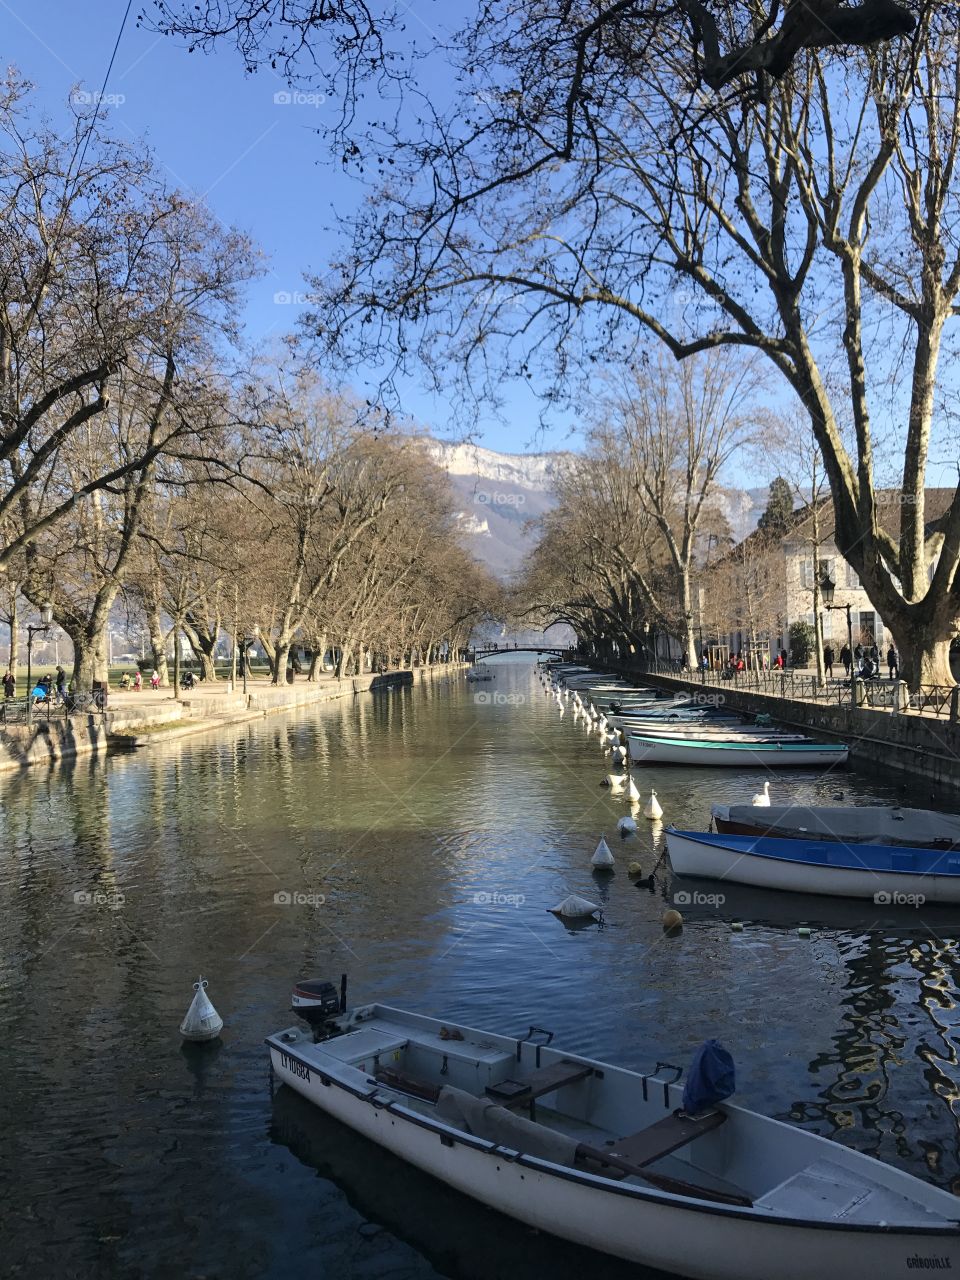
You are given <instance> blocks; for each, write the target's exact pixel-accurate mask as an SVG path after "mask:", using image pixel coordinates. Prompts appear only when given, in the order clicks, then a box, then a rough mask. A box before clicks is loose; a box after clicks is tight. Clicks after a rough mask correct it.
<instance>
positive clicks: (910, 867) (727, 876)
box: [667, 827, 960, 906]
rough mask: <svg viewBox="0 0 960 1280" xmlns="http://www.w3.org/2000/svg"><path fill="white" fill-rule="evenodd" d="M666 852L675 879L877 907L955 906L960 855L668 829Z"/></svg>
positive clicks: (959, 888)
mask: <svg viewBox="0 0 960 1280" xmlns="http://www.w3.org/2000/svg"><path fill="white" fill-rule="evenodd" d="M667 852H668V853H669V854H670V862H671V865H672V866H673V869H674V871H675V872H676V873H677V875H679V876H684V875H688V876H703V877H706V878H708V879H711V880H733V881H735V882H736V883H737V884H752V885H756V886H757V887H758V888H761V889H787V890H790V891H792V892H796V893H827V894H832V895H834V896H837V897H841V898H865V899H872V900H873V901H875V902H876V903H877V904H878V905H881V906H889V905H891V904H892V905H901V904H902V905H911V906H919V905H922V904H923V903H924V902H948V903H958V902H960V854H958V853H951V852H949V851H947V850H939V849H920V848H912V847H910V846H905V845H884V844H855V843H852V842H849V843H848V842H844V841H841V840H780V839H777V838H775V837H773V836H730V835H719V834H714V833H711V832H707V831H677V830H675V829H674V828H672V827H671V828H669V829H668V831H667Z"/></svg>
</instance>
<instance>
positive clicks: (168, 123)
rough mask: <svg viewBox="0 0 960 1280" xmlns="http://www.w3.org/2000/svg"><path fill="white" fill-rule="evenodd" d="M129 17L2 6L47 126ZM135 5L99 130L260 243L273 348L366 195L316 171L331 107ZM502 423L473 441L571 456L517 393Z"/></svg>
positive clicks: (257, 316) (255, 305) (253, 326)
mask: <svg viewBox="0 0 960 1280" xmlns="http://www.w3.org/2000/svg"><path fill="white" fill-rule="evenodd" d="M125 7H126V0H87V3H85V4H77V3H76V0H73V3H66V0H42V3H41V4H37V3H36V2H35V0H34V3H25V0H0V13H2V14H3V28H4V48H3V57H4V62H5V64H8V65H9V64H12V65H14V66H16V67H17V68H18V70H19V71H20V72H21V74H22V75H24V76H26V77H27V78H28V79H29V80H31V81H32V82H33V83H34V84H35V85H36V88H37V97H38V101H39V103H40V105H41V106H42V108H43V110H44V111H45V112H46V113H47V114H48V115H49V116H50V117H51V118H52V119H53V120H54V122H57V121H63V120H66V118H67V111H68V100H69V96H70V92H71V90H72V89H73V88H74V86H76V85H80V86H81V89H82V90H83V91H86V92H97V91H98V90H99V88H100V85H101V83H102V81H103V76H104V73H105V71H106V69H107V65H108V63H109V60H110V53H111V51H112V49H113V46H114V42H115V40H116V38H117V33H118V31H119V30H120V24H121V20H122V18H123V12H124V9H125ZM141 7H143V6H142V5H141V4H138V3H136V2H135V3H134V6H133V9H132V10H131V14H130V17H129V19H128V20H127V24H126V28H125V30H124V33H123V38H122V41H121V43H120V48H119V51H118V53H117V58H116V61H115V63H114V69H113V73H112V75H111V77H110V83H109V85H108V87H107V95H108V96H107V102H108V104H109V106H108V108H107V114H106V120H107V122H108V123H109V125H110V127H111V128H112V129H114V130H115V131H116V132H117V134H118V135H120V136H121V137H123V136H129V137H144V138H146V140H147V142H148V143H149V145H150V146H151V147H152V149H153V151H154V153H155V156H156V159H157V161H158V163H159V164H160V166H162V168H163V170H164V171H165V172H166V175H167V178H168V180H169V182H170V184H171V185H172V186H176V187H179V188H182V189H184V190H187V191H190V192H191V193H193V194H194V195H197V196H202V197H203V198H204V199H205V200H206V201H207V203H208V204H209V205H210V207H211V208H212V210H213V211H214V213H215V214H216V215H217V216H218V217H219V218H220V219H221V220H222V221H224V222H226V223H230V224H232V225H235V226H238V227H240V228H242V229H243V230H245V231H247V232H248V233H249V234H250V235H251V236H253V238H254V239H255V240H256V241H257V243H258V244H259V245H260V247H261V248H262V250H263V251H264V253H265V254H266V256H267V268H268V270H267V274H266V275H265V276H264V277H263V279H261V280H258V281H256V282H254V284H253V285H252V286H251V287H250V290H249V304H248V307H247V316H246V323H247V336H248V338H249V339H250V341H252V342H259V341H264V342H267V343H269V342H270V341H271V340H272V339H277V338H279V337H280V336H281V335H282V334H283V333H285V332H289V331H290V330H292V329H293V328H294V326H295V324H296V318H297V313H298V306H297V301H296V299H297V295H298V294H299V295H301V296H302V294H303V292H304V289H305V285H304V282H303V273H304V271H305V270H316V271H318V272H322V271H323V269H324V268H325V267H326V265H327V264H328V262H329V261H330V259H331V258H332V257H333V256H334V255H335V253H336V248H337V244H338V236H337V233H336V229H335V228H336V222H337V216H338V215H340V216H343V214H344V213H347V212H349V211H350V210H351V209H352V208H354V207H355V206H356V204H357V202H358V201H359V199H360V198H361V196H362V192H361V191H360V190H359V189H358V188H357V187H356V186H355V185H354V184H352V183H351V182H350V180H349V179H348V178H346V177H345V176H344V175H343V174H341V173H340V172H339V169H338V168H337V167H336V166H333V165H327V164H324V163H322V162H323V161H324V159H325V158H326V157H327V155H328V153H327V150H326V144H325V143H324V140H323V138H322V136H320V135H319V134H318V133H317V132H316V130H317V129H318V128H321V127H322V126H323V124H324V123H326V121H327V120H328V119H329V118H330V117H331V116H332V114H333V112H334V110H335V107H334V106H333V104H330V103H326V102H322V101H318V100H317V98H318V97H319V95H314V99H313V100H312V101H311V100H310V95H309V94H308V93H307V92H306V90H304V91H301V92H300V93H299V94H297V93H294V94H293V95H292V96H293V98H294V100H293V101H286V102H285V101H282V100H281V101H279V102H277V101H275V100H274V95H275V94H278V93H279V94H283V93H284V92H285V91H286V90H287V88H288V86H287V85H286V82H285V81H284V80H283V78H282V77H281V76H278V75H275V74H273V73H271V72H270V71H264V72H261V73H260V74H258V75H256V76H252V77H249V76H246V75H244V72H243V67H242V64H241V60H240V58H239V56H238V55H237V54H236V53H235V51H234V50H233V49H232V48H230V47H228V46H224V47H223V48H222V49H221V50H220V51H218V52H216V53H213V54H203V53H192V54H191V53H189V52H187V49H186V47H185V45H183V44H182V43H180V42H178V41H175V40H173V39H170V38H166V37H159V36H156V35H154V34H152V33H150V32H148V31H144V30H141V29H140V28H138V27H137V25H136V14H137V12H138V10H139V9H140V8H141ZM456 7H459V6H456ZM446 11H447V12H450V11H451V10H446ZM111 96H112V100H111ZM325 228H330V229H329V230H328V229H325ZM278 298H279V299H280V300H279V301H278V300H277V299H278ZM285 298H289V299H290V301H284V300H283V299H285ZM357 389H358V390H362V386H360V385H359V384H358V386H357ZM403 396H404V408H405V409H406V410H407V411H408V412H410V413H411V414H413V415H414V416H415V417H416V418H417V419H418V420H419V421H420V422H421V423H423V424H425V425H426V426H428V427H429V428H430V429H432V430H433V431H434V432H435V434H438V435H441V436H442V435H445V434H448V432H447V430H446V428H447V421H448V419H449V418H450V416H451V415H450V412H449V406H448V405H447V404H446V403H444V401H443V400H442V399H438V398H436V397H434V396H433V395H431V394H429V393H427V392H425V391H424V390H423V389H422V388H420V387H418V386H416V385H415V384H413V383H409V384H407V385H405V387H404V389H403ZM504 416H505V417H506V418H507V419H508V421H506V422H502V421H497V420H495V419H494V418H493V417H491V418H489V419H487V420H485V421H483V422H480V423H478V424H477V433H476V435H475V437H474V438H475V440H476V442H477V443H480V444H484V445H486V446H487V447H489V448H492V449H502V450H507V451H510V452H518V453H519V452H524V451H525V450H526V449H528V448H533V449H542V448H544V447H558V448H569V447H570V445H571V441H570V438H569V434H568V429H567V428H566V427H561V428H558V429H557V430H556V431H555V432H553V433H551V434H548V435H546V436H545V435H543V434H539V433H538V416H537V402H536V399H535V397H533V396H532V395H531V394H530V392H529V391H528V390H527V388H525V387H524V386H523V385H522V384H519V383H518V384H517V385H516V387H515V388H513V389H512V390H510V391H509V392H508V395H507V407H506V410H505V414H504Z"/></svg>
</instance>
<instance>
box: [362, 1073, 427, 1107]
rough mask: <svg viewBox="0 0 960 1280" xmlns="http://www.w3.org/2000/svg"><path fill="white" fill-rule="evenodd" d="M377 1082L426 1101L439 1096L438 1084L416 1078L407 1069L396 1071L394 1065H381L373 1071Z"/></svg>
mask: <svg viewBox="0 0 960 1280" xmlns="http://www.w3.org/2000/svg"><path fill="white" fill-rule="evenodd" d="M373 1075H374V1079H375V1080H376V1081H377V1083H378V1084H382V1085H386V1087H387V1088H388V1089H397V1090H399V1092H400V1093H408V1094H410V1096H411V1097H414V1098H423V1099H424V1101H426V1102H436V1100H437V1099H438V1098H439V1097H440V1086H439V1085H438V1084H431V1083H430V1081H429V1080H418V1079H417V1077H416V1076H412V1075H410V1073H409V1072H407V1071H398V1070H397V1069H396V1067H381V1068H380V1069H379V1070H378V1071H375V1072H374V1073H373Z"/></svg>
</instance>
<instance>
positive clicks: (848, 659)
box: [840, 644, 852, 680]
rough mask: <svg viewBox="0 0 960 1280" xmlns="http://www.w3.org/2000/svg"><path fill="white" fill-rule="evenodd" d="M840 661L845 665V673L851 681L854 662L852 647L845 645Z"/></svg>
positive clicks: (841, 651)
mask: <svg viewBox="0 0 960 1280" xmlns="http://www.w3.org/2000/svg"><path fill="white" fill-rule="evenodd" d="M840 661H841V662H842V663H843V670H844V673H845V675H846V677H847V679H848V680H849V679H850V663H851V661H852V658H851V655H850V646H849V645H848V644H845V645H844V646H843V648H842V649H841V650H840Z"/></svg>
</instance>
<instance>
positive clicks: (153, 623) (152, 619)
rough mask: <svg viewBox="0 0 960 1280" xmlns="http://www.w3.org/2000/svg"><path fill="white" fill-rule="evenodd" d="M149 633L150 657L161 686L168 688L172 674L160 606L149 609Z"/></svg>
mask: <svg viewBox="0 0 960 1280" xmlns="http://www.w3.org/2000/svg"><path fill="white" fill-rule="evenodd" d="M147 632H148V634H149V636H150V656H151V657H152V658H153V665H154V668H155V670H156V671H157V673H158V674H159V676H160V684H161V685H162V686H163V688H166V687H167V685H169V683H170V672H169V669H168V667H167V638H166V636H165V635H164V634H163V623H162V622H161V621H160V606H159V605H154V606H151V607H150V608H149V609H147Z"/></svg>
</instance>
